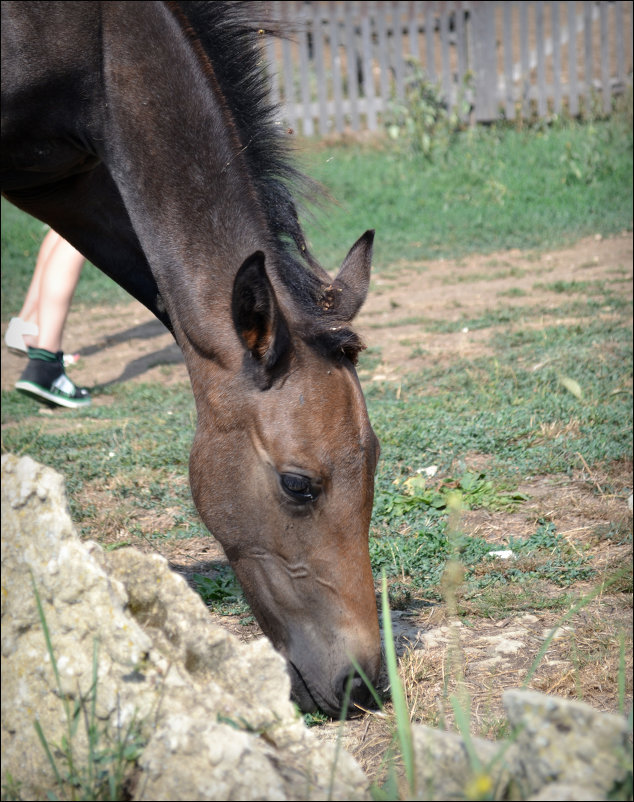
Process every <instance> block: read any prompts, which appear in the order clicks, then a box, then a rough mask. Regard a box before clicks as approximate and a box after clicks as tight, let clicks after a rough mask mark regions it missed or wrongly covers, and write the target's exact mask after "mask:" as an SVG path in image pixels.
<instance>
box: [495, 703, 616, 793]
mask: <svg viewBox="0 0 634 802" xmlns="http://www.w3.org/2000/svg"><path fill="white" fill-rule="evenodd" d="M502 698H503V702H504V707H505V709H506V714H507V717H508V721H509V725H510V727H511V729H512V730H515V731H516V733H517V735H516V750H515V751H514V761H513V762H514V765H513V767H512V769H513V774H514V776H515V778H516V781H517V782H518V783H519V785H520V787H521V788H522V789H523V791H524V793H525V794H526V795H527V796H530V795H531V794H538V793H539V794H541V795H540V796H539V797H536V798H541V799H545V798H546V797H545V796H543V793H544V787H545V786H547V785H551V784H552V785H553V786H557V787H559V788H561V786H562V785H566V786H568V788H569V790H568V793H574V791H571V790H570V787H575V788H577V789H583V792H584V793H585V794H588V793H589V794H591V795H592V796H591V798H592V799H605V798H607V795H608V794H609V793H610V792H612V791H613V790H614V788H615V787H618V785H619V784H620V783H622V782H624V781H625V780H626V777H627V774H628V771H631V765H632V754H631V747H630V744H629V737H628V727H627V723H626V721H625V719H624V718H621V717H620V716H616V715H612V714H610V713H600V712H598V711H597V710H594V709H593V708H592V707H590V706H589V705H587V704H585V703H583V702H577V701H571V700H567V699H559V698H557V697H553V696H546V695H545V694H542V693H538V692H536V691H525V690H511V691H507V692H506V693H505V694H504V696H503V697H502ZM552 791H553V789H552V788H551V792H552ZM549 798H552V799H555V798H556V797H554V796H553V797H549ZM559 798H566V797H563V796H561V797H559ZM568 798H578V799H586V798H588V797H587V796H578V797H568Z"/></svg>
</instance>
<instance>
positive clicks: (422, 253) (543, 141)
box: [306, 116, 632, 271]
mask: <svg viewBox="0 0 634 802" xmlns="http://www.w3.org/2000/svg"><path fill="white" fill-rule="evenodd" d="M306 161H307V165H308V170H309V172H310V174H311V175H313V176H314V177H315V178H317V179H318V180H320V181H321V182H322V183H323V184H324V185H325V186H326V187H327V188H328V190H329V191H330V192H331V194H332V196H333V197H334V198H336V199H337V201H338V202H339V203H340V204H341V206H342V211H341V212H340V213H339V214H337V215H333V214H332V210H330V209H329V210H328V216H327V220H326V219H325V215H324V216H322V217H320V216H319V215H318V216H317V218H316V220H315V222H314V223H312V224H311V225H309V227H308V233H309V238H310V241H311V244H312V246H313V250H314V252H315V253H316V254H317V255H318V256H319V257H320V258H321V259H323V261H324V264H325V265H326V266H327V267H328V268H329V269H332V268H334V266H335V265H336V264H339V263H340V261H341V258H342V255H343V254H344V253H345V252H346V251H347V249H348V248H349V247H350V245H351V244H352V243H351V241H350V236H351V234H350V232H357V231H358V232H359V234H360V233H361V232H362V231H364V230H365V229H366V228H370V227H372V228H376V230H377V238H376V245H375V265H376V267H375V269H378V270H379V271H380V270H383V269H384V268H387V267H389V266H390V265H392V264H393V263H394V262H395V261H398V260H412V261H415V260H421V259H438V258H441V257H445V258H455V257H460V256H465V255H467V254H469V253H474V252H477V253H488V252H492V251H501V250H505V249H507V248H521V249H532V248H548V247H552V246H554V245H561V244H563V243H565V242H571V241H573V240H574V239H578V238H580V237H584V236H588V235H594V234H601V235H603V236H607V235H609V234H615V233H618V232H620V231H622V230H624V229H631V226H632V130H631V123H630V124H629V125H628V121H627V116H626V117H625V119H622V120H620V121H617V120H614V119H613V120H611V121H607V122H597V123H593V124H592V125H585V126H580V125H575V124H571V125H565V126H559V127H553V128H544V129H543V130H542V131H540V132H537V133H536V132H535V131H524V132H518V131H514V130H513V129H509V128H502V127H500V128H495V127H494V128H492V129H489V130H482V129H470V130H468V131H466V132H463V133H462V134H460V136H459V138H458V141H457V142H456V144H455V145H453V147H452V148H451V149H450V150H449V151H448V153H447V154H446V157H445V158H442V159H438V160H437V161H435V162H432V163H429V162H427V161H425V160H424V159H423V158H421V157H419V158H415V157H412V156H404V155H403V154H402V153H398V152H395V151H391V150H387V149H386V150H383V151H376V150H371V149H363V150H360V149H359V148H358V147H349V148H345V147H340V148H336V149H330V148H323V149H320V150H318V151H317V152H316V153H313V154H310V156H309V157H308V158H307V160H306ZM572 161H578V162H579V163H580V164H582V175H581V177H579V178H578V179H577V178H574V177H572V175H571V173H570V164H571V162H572Z"/></svg>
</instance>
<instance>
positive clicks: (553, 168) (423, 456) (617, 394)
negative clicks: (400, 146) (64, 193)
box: [2, 120, 632, 618]
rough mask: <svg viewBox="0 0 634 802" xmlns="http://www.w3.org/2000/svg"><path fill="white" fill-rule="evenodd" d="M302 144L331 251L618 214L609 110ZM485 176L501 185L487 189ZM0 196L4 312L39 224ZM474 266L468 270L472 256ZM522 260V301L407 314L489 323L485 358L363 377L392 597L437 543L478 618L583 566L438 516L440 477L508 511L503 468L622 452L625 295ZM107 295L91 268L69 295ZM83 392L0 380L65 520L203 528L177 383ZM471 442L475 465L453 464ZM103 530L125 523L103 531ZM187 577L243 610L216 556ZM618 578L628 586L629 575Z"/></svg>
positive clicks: (568, 235)
mask: <svg viewBox="0 0 634 802" xmlns="http://www.w3.org/2000/svg"><path fill="white" fill-rule="evenodd" d="M628 137H629V139H628ZM628 143H629V145H628ZM595 146H596V147H597V148H599V150H600V152H599V153H598V155H597V156H596V160H595V157H594V156H591V153H592V148H593V147H595ZM573 152H574V153H579V154H586V160H587V163H586V165H585V167H584V169H585V171H586V172H585V173H584V172H583V171H582V175H581V178H574V179H573V178H571V175H570V174H569V173H568V172H567V171H568V169H569V167H570V164H569V163H567V161H566V160H568V161H569V160H570V159H571V158H572V156H571V155H570V154H571V153H573ZM309 161H310V165H311V168H310V170H311V172H312V173H313V174H314V175H315V176H316V177H317V178H320V179H322V180H324V182H325V183H326V184H327V185H328V186H329V188H330V189H331V191H332V192H333V194H334V195H335V196H337V197H339V198H340V199H341V200H342V203H343V206H342V208H340V209H338V210H337V213H336V214H332V213H331V214H330V217H329V223H328V226H327V229H326V227H320V226H319V225H318V224H317V223H311V225H310V232H311V238H312V240H313V246H314V251H315V252H316V253H317V254H318V255H319V256H320V257H322V256H323V257H325V261H326V262H327V263H328V264H329V266H331V267H332V266H333V265H334V264H335V263H338V262H340V261H341V258H342V257H343V255H344V254H345V252H346V251H347V249H348V247H349V246H350V244H351V241H352V239H353V238H354V236H355V235H358V234H360V233H361V232H362V231H363V230H364V229H365V228H367V227H369V226H376V228H377V229H378V237H377V265H378V268H379V270H380V269H381V268H383V267H385V268H386V269H389V270H390V272H391V273H394V274H397V272H398V265H399V264H400V263H401V262H402V260H404V259H419V260H420V259H427V258H431V257H433V256H439V255H444V256H461V255H462V256H464V255H466V254H468V253H471V252H473V251H478V250H481V251H494V250H497V249H503V248H506V247H529V248H540V247H546V246H549V247H552V246H554V245H562V244H564V243H566V242H569V241H570V240H572V239H574V238H576V237H578V236H582V235H586V234H594V233H600V234H603V235H608V234H610V233H613V232H618V231H621V230H623V229H626V228H630V227H631V218H632V202H631V189H632V179H631V129H630V130H629V133H628V132H627V131H625V132H624V131H623V129H622V126H621V124H620V122H619V121H618V120H617V121H612V122H606V123H595V124H593V125H591V126H582V125H579V126H577V125H572V126H569V127H567V128H559V129H548V128H546V129H544V130H542V131H539V132H515V131H511V130H498V129H491V130H490V131H488V132H475V133H469V132H467V133H465V134H464V136H463V137H461V138H460V139H459V141H458V143H457V144H456V145H455V147H454V148H453V149H451V150H450V151H449V152H448V154H447V156H446V159H445V160H443V161H442V162H438V163H431V164H430V163H428V162H424V161H420V162H417V161H415V160H413V159H412V158H411V157H409V156H405V155H403V154H398V153H396V152H389V151H385V150H366V149H360V148H351V147H343V146H342V147H336V148H319V147H315V148H313V150H312V152H311V154H310V159H309ZM591 167H592V169H591ZM491 181H494V182H497V184H496V185H495V186H497V188H498V190H499V186H502V185H503V186H504V187H506V191H505V192H504V193H500V192H497V194H496V193H495V192H493V188H494V185H493V184H491ZM2 214H3V229H2V249H3V268H4V269H3V272H2V289H3V317H5V318H6V315H10V314H15V313H16V312H17V310H18V309H19V307H20V304H21V302H22V295H23V292H24V291H25V289H26V285H27V284H28V280H29V278H30V273H31V271H32V266H33V262H34V258H35V254H36V251H37V248H38V245H39V242H40V239H41V236H42V227H41V224H39V223H37V222H34V221H32V220H30V219H29V218H27V217H26V216H24V215H22V214H21V213H19V212H17V211H15V210H13V209H11V208H10V207H8V206H7V205H6V203H5V202H4V201H3V206H2ZM351 232H354V233H352V234H351ZM489 267H490V274H489V277H496V276H499V275H500V271H506V272H505V275H506V274H509V275H512V273H509V266H508V265H506V264H505V263H504V262H503V260H502V261H500V260H499V259H498V258H495V259H491V262H490V264H489ZM91 270H92V272H90V271H91ZM480 278H481V280H482V281H486V280H487V273H483V274H482V276H481V277H480ZM541 278H542V281H541V288H540V289H541V290H545V291H548V292H551V293H552V294H553V296H552V297H553V299H554V301H553V303H554V304H556V305H555V306H553V308H548V309H544V308H543V307H541V306H536V305H534V304H531V303H530V294H528V296H527V300H526V302H523V303H522V305H521V306H514V307H512V308H504V306H503V305H502V308H501V309H500V308H497V309H492V310H490V311H487V312H485V313H482V314H481V315H480V316H478V317H473V316H469V315H463V316H462V317H461V318H460V319H458V320H454V321H451V322H445V321H430V320H425V319H424V318H419V319H417V321H416V322H417V323H418V324H419V325H420V326H421V327H422V328H423V329H424V330H426V331H429V332H447V333H450V332H455V331H460V330H461V329H462V328H465V327H466V328H469V329H470V330H475V329H479V330H484V331H485V330H487V329H489V328H492V327H495V330H494V331H492V333H491V335H490V337H489V340H488V343H486V344H487V346H488V349H487V354H488V355H487V356H479V357H473V358H470V359H468V360H466V359H455V360H453V361H452V362H444V363H443V364H440V363H438V362H434V361H429V362H428V366H427V367H423V368H420V369H417V370H416V371H415V372H410V373H408V374H406V375H404V376H403V377H402V381H401V382H400V384H399V385H398V387H397V385H396V384H395V383H390V382H366V385H365V387H364V390H365V394H366V399H367V403H368V409H369V414H370V418H371V420H372V423H373V426H374V428H375V430H376V432H377V435H378V437H379V439H380V441H381V445H382V456H381V461H380V464H379V469H378V473H377V477H376V494H375V504H374V511H373V516H372V523H371V531H370V556H371V561H372V566H373V570H374V572H375V576H376V578H377V580H378V577H379V576H380V573H381V572H382V571H385V573H386V575H387V577H388V579H389V594H390V601H391V603H392V605H393V606H400V607H404V606H407V605H409V604H410V603H412V600H416V599H420V598H421V597H426V598H432V599H440V598H441V595H442V576H443V571H444V567H445V564H446V561H447V560H448V559H449V558H450V557H452V556H456V555H457V556H458V557H459V558H460V560H461V561H462V562H463V564H464V565H465V568H466V576H465V588H464V598H465V599H467V600H469V601H470V609H471V611H472V614H478V615H481V616H484V617H486V618H499V617H503V616H504V615H506V614H511V613H512V612H517V611H527V610H539V609H548V610H551V611H556V610H563V609H565V606H566V605H568V606H569V605H570V604H572V603H573V601H574V597H573V595H571V594H572V593H573V590H574V587H575V585H576V584H578V583H580V582H588V581H595V580H596V571H597V567H596V566H595V565H594V564H593V560H592V558H591V556H590V555H587V554H585V553H577V552H576V551H574V550H572V549H571V548H570V547H569V544H568V542H567V541H566V539H565V538H564V537H563V536H562V534H561V533H560V532H558V531H557V530H556V528H555V527H554V525H553V524H552V522H551V521H549V520H547V519H543V520H537V521H534V522H533V524H532V529H531V531H530V532H529V533H528V534H527V535H526V536H525V537H523V538H515V539H513V541H512V543H511V542H509V544H508V546H509V547H510V548H512V549H513V550H514V552H516V559H515V560H514V561H513V562H512V564H510V563H509V564H505V565H504V566H503V567H501V566H500V564H499V562H498V561H496V560H493V559H491V558H490V557H489V554H488V553H489V551H490V550H491V547H490V546H489V545H488V544H487V542H486V541H485V540H484V539H483V538H481V537H479V536H478V535H474V536H467V535H464V534H456V533H454V534H453V535H452V533H451V527H450V525H449V518H450V516H449V511H448V500H449V498H450V495H451V493H452V492H454V491H459V492H460V493H461V495H462V499H463V505H464V508H465V510H470V511H471V512H473V511H476V512H477V511H478V510H483V511H487V513H488V514H489V515H510V514H514V513H517V512H521V510H522V506H523V504H524V503H525V497H524V496H523V495H522V494H521V493H519V492H518V486H519V484H520V483H521V482H523V481H526V480H529V479H531V477H536V476H556V477H559V478H561V479H562V480H564V479H566V478H568V477H570V476H571V474H572V473H573V472H574V471H575V469H578V468H579V469H580V468H582V467H583V466H584V465H585V466H588V467H589V469H591V470H592V469H594V468H595V467H596V468H601V467H606V466H610V465H611V464H615V463H619V462H624V461H628V460H631V455H632V446H631V431H632V398H631V375H632V331H631V323H630V318H631V299H630V298H629V297H628V296H626V295H625V293H623V292H622V291H621V289H620V287H619V286H618V283H615V282H614V281H611V280H610V281H608V280H605V281H602V282H598V281H579V280H577V281H565V282H564V281H558V282H552V281H551V282H549V281H548V280H547V279H544V278H543V277H541ZM449 279H450V277H448V280H449ZM509 294H510V291H509ZM512 294H513V295H518V293H517V292H515V293H512ZM124 297H125V296H124V295H123V293H121V292H120V291H119V290H118V289H116V288H115V287H114V285H113V284H112V282H111V281H110V280H109V279H106V278H104V277H101V276H100V274H99V273H98V272H97V271H96V270H94V269H92V268H91V269H90V270H88V269H87V271H86V272H85V273H84V276H83V277H82V280H81V283H80V288H79V290H78V295H77V303H78V304H82V303H93V302H94V301H95V300H96V299H99V302H100V303H115V302H119V301H120V300H123V298H124ZM492 306H497V304H492ZM5 312H6V314H5ZM397 312H398V310H395V313H397ZM560 320H566V321H570V320H574V321H575V322H574V323H570V322H566V323H560V322H558V321H560ZM379 339H380V338H379ZM380 361H381V349H380V347H379V346H377V347H375V348H373V349H369V350H368V351H366V352H364V354H362V357H361V363H360V369H361V375H372V372H373V371H374V370H375V369H376V367H377V365H378V364H379V363H380ZM93 397H94V398H95V400H96V401H98V402H99V403H95V404H93V405H92V406H91V407H89V408H88V409H84V410H78V411H74V410H73V411H70V410H63V409H57V410H55V412H54V414H53V416H52V417H49V416H46V417H44V416H42V415H40V407H39V405H38V404H37V403H36V402H35V401H33V400H31V399H29V398H27V397H24V396H22V395H20V394H17V393H15V392H12V391H9V392H6V393H3V397H2V422H3V450H4V451H11V452H14V453H18V454H21V453H25V454H29V455H30V456H32V457H33V458H35V459H37V460H40V461H41V462H43V463H45V464H48V465H51V466H52V467H54V468H56V469H57V470H59V471H61V472H62V473H63V475H64V476H65V478H66V482H67V487H68V493H69V499H70V506H71V513H72V516H73V519H74V520H75V521H76V523H77V524H78V527H79V529H80V532H81V534H82V536H84V537H86V538H92V539H96V540H100V541H101V542H103V543H104V544H105V545H106V546H107V547H108V548H117V547H118V546H120V545H122V542H125V543H133V544H138V543H140V542H148V541H149V542H150V543H158V544H159V547H160V543H161V542H165V541H174V540H179V539H187V538H191V537H201V536H204V535H205V533H206V530H205V528H204V526H203V524H202V522H201V521H200V519H199V518H198V515H197V513H196V511H195V509H194V507H193V504H192V501H191V498H190V493H189V488H188V483H187V463H188V458H189V449H190V446H191V440H192V437H193V432H194V427H195V410H194V403H193V398H192V394H191V389H190V387H189V385H188V384H187V383H180V384H178V383H166V384H165V385H159V384H156V383H155V384H144V383H131V382H128V383H122V384H120V385H111V386H108V387H107V388H101V389H99V388H96V389H95V390H94V392H93ZM157 433H159V434H158V435H157ZM473 454H477V455H479V457H480V458H481V459H483V460H484V461H485V465H486V467H485V468H482V469H479V470H475V469H471V470H469V469H468V467H467V463H468V460H469V457H470V455H473ZM431 465H436V466H437V467H438V474H437V476H436V477H427V478H425V480H424V481H423V475H424V474H422V473H420V472H419V471H421V470H422V469H425V468H427V467H428V466H431ZM601 492H605V493H606V494H608V495H609V494H611V493H613V492H616V491H614V490H613V488H610V487H604V488H602V489H601ZM163 512H165V515H163V516H162V517H161V518H160V520H158V519H157V516H159V515H160V514H161V513H163ZM104 529H106V530H107V532H108V534H107V535H106V536H105V535H104ZM120 530H122V531H124V532H125V537H124V538H122V539H121V538H120V539H119V540H117V536H116V534H115V533H116V532H117V531H120ZM597 531H598V530H597ZM602 532H603V534H601V535H600V536H601V537H603V538H604V539H610V540H611V542H613V543H615V544H623V543H627V542H631V527H628V526H627V525H624V524H620V523H619V522H608V523H606V524H605V527H604V530H602ZM598 536H599V535H597V537H598ZM197 587H198V590H199V592H200V593H201V595H202V596H203V598H205V600H206V602H207V603H208V604H209V605H210V606H212V607H213V608H214V609H215V610H216V611H218V612H220V613H225V614H237V615H240V616H243V615H246V614H247V612H246V606H245V605H244V600H243V597H242V596H241V593H240V591H239V588H238V586H237V583H236V581H235V577H234V576H233V574H232V572H231V571H230V570H229V569H227V570H226V571H225V572H223V571H220V572H219V573H218V575H217V576H215V577H214V578H212V579H210V578H209V577H204V576H201V577H199V578H198V580H197ZM622 587H623V588H624V589H626V588H628V587H629V588H630V592H631V574H630V578H629V579H627V578H626V579H625V580H623V582H622ZM544 589H548V590H549V591H550V592H548V593H547V592H542V591H543V590H544ZM624 592H626V591H625V590H624ZM474 611H475V612H474Z"/></svg>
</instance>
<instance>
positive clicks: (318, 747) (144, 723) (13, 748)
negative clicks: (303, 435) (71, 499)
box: [2, 455, 367, 800]
mask: <svg viewBox="0 0 634 802" xmlns="http://www.w3.org/2000/svg"><path fill="white" fill-rule="evenodd" d="M34 588H36V589H37V593H38V594H39V597H40V599H41V605H42V612H43V615H44V618H45V622H46V628H47V630H48V632H49V634H50V640H51V643H52V649H53V653H54V658H55V662H56V666H57V672H58V679H56V677H55V673H54V670H53V666H52V663H51V659H50V657H49V653H48V649H47V646H46V642H45V636H44V629H43V626H42V623H41V620H40V614H39V612H38V607H37V603H36V596H35V591H34ZM95 648H96V655H97V659H96V678H97V682H96V706H95V712H96V717H97V723H98V728H99V730H100V732H101V733H102V741H101V742H103V740H104V739H106V742H108V743H112V744H116V743H122V739H125V737H126V734H127V733H128V732H130V733H131V735H133V739H134V741H135V743H137V744H139V745H140V748H141V752H140V756H139V757H138V760H137V765H138V768H137V770H136V772H135V776H134V783H133V785H132V786H131V787H130V789H129V790H131V791H132V792H133V794H134V798H135V799H138V800H144V799H147V800H150V799H152V800H160V799H173V800H178V799H187V800H198V799H208V800H212V799H223V800H229V799H244V800H248V799H280V800H285V799H307V800H308V799H323V798H326V797H327V796H328V793H329V782H330V777H331V767H332V764H333V760H334V759H335V749H334V746H333V745H331V744H324V743H320V742H319V741H317V739H315V738H314V737H313V736H312V733H310V732H309V731H308V730H307V729H306V728H305V726H304V723H303V721H302V720H301V718H298V716H297V713H296V712H295V709H294V707H293V705H292V704H291V703H290V701H289V690H290V684H289V679H288V676H287V674H286V669H285V665H284V661H283V660H282V658H281V657H280V656H279V655H278V654H277V653H276V652H275V651H274V650H273V648H272V647H271V645H270V644H269V642H268V641H266V640H265V639H261V640H257V641H254V642H252V643H249V644H242V643H240V642H239V641H238V640H237V639H236V638H234V637H233V636H232V635H230V634H229V633H227V632H225V631H224V630H222V629H219V628H218V627H216V626H214V625H213V624H212V623H211V621H210V620H209V617H208V615H207V612H206V609H205V606H204V604H203V603H202V601H201V600H200V598H199V597H198V596H197V595H196V594H195V593H193V591H191V590H190V589H189V588H188V586H187V584H186V583H185V581H184V580H183V579H182V577H180V576H178V575H176V574H174V573H172V572H171V571H170V570H169V568H168V566H167V563H166V561H165V560H164V559H163V558H161V557H159V556H156V555H145V554H141V553H140V552H138V551H135V550H133V549H125V550H120V551H115V552H113V553H110V554H106V553H105V552H104V551H103V549H101V547H100V546H98V545H97V544H95V543H90V542H89V543H82V542H81V541H80V540H79V538H78V537H77V535H76V533H75V532H74V530H73V526H72V523H71V520H70V518H69V515H68V511H67V504H66V496H65V490H64V483H63V479H62V477H61V476H60V475H59V474H57V473H56V472H54V471H53V470H51V469H49V468H46V467H44V466H42V465H40V464H38V463H36V462H34V461H33V460H32V459H30V458H29V457H24V458H22V459H18V458H17V457H15V456H13V455H5V456H3V457H2V782H3V784H7V783H8V784H9V785H10V786H11V787H15V785H16V784H17V783H20V784H21V785H20V795H21V798H23V799H43V798H46V797H45V794H46V792H47V791H54V790H55V778H54V774H53V770H52V768H51V766H50V764H49V761H48V760H47V757H46V754H45V752H44V749H43V747H42V745H41V743H40V741H39V738H38V735H37V733H36V730H35V728H34V721H35V720H36V719H37V721H38V722H39V725H40V726H41V729H42V731H43V733H44V735H45V737H46V739H47V741H48V743H49V744H50V745H51V750H52V753H53V757H54V759H55V761H56V762H57V764H58V765H59V767H60V768H62V769H63V768H64V765H65V764H64V761H63V759H62V757H61V754H60V750H59V749H58V748H57V746H59V745H60V744H61V742H62V739H63V737H64V736H65V735H66V733H67V724H66V717H65V712H64V704H63V700H64V699H66V700H67V701H69V702H70V709H71V711H72V709H73V706H74V704H75V703H76V702H79V701H80V700H82V699H83V700H84V703H83V707H82V706H81V705H80V707H82V711H87V712H86V715H89V714H90V707H91V700H92V698H93V686H94V676H95V672H94V669H93V654H94V649H95ZM82 719H83V712H82V714H81V715H80V721H79V726H78V727H77V731H76V733H75V735H74V736H73V737H72V743H73V749H74V752H75V755H76V758H77V763H78V766H81V765H84V764H85V763H86V760H87V759H86V755H87V738H86V729H87V728H86V726H84V724H83V720H82ZM366 789H367V781H366V778H365V776H364V774H363V772H362V771H361V769H360V768H359V766H358V764H357V763H356V762H355V761H354V760H353V758H352V757H351V756H350V755H349V754H348V753H346V752H344V751H341V752H340V753H339V754H338V758H337V770H336V772H335V781H334V788H333V790H332V798H335V799H363V798H366V793H367V791H366Z"/></svg>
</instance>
